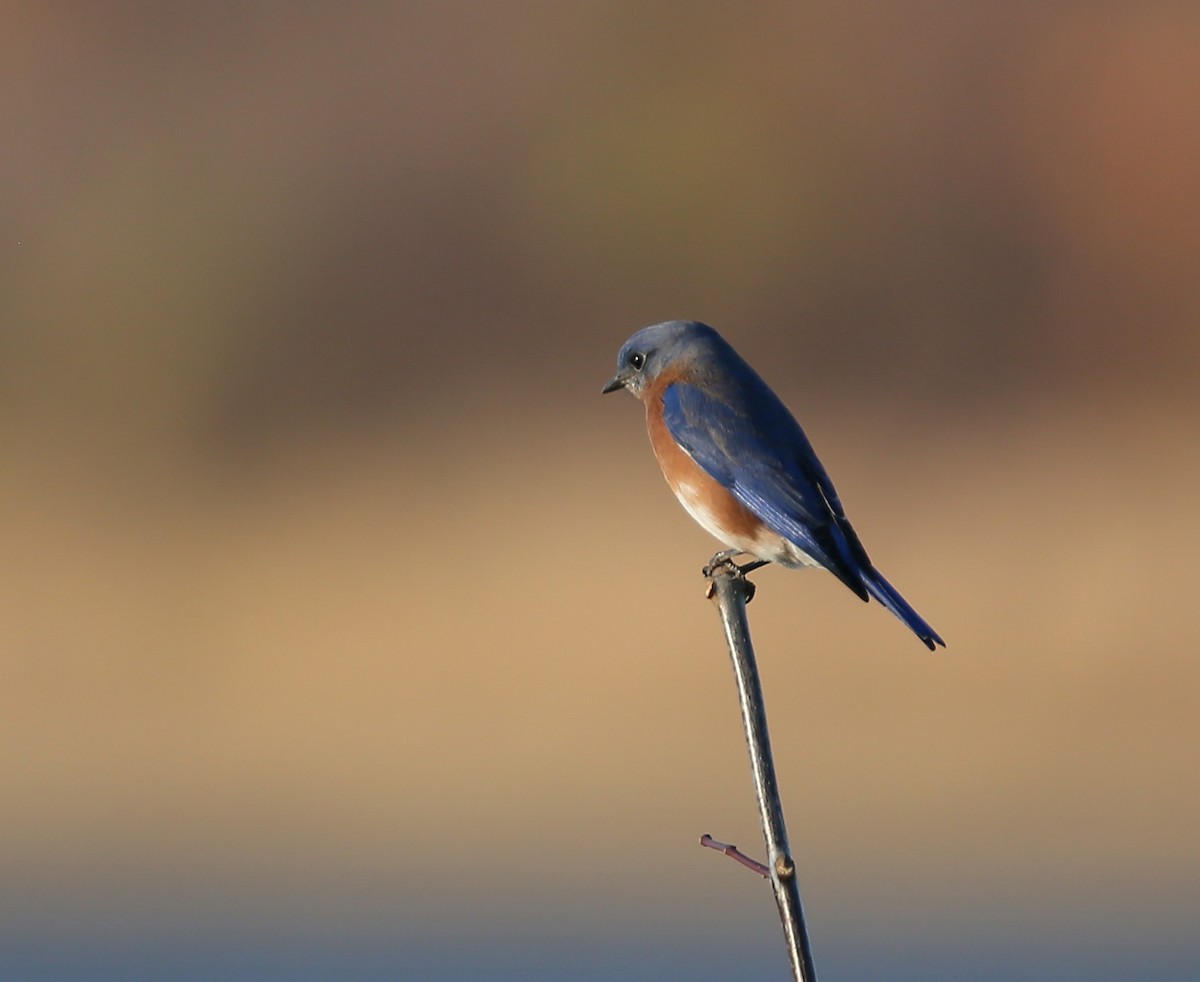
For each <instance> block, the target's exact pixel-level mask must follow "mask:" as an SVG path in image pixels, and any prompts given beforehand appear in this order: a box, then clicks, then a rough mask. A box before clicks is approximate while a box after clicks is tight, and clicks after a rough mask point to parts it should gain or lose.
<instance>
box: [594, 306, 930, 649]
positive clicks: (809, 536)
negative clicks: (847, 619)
mask: <svg viewBox="0 0 1200 982" xmlns="http://www.w3.org/2000/svg"><path fill="white" fill-rule="evenodd" d="M617 389H628V390H629V391H630V392H631V393H632V394H633V395H635V396H636V397H637V398H638V399H640V400H641V401H642V402H643V403H644V404H645V406H646V428H647V430H648V431H649V434H650V445H651V447H653V448H654V455H655V456H656V457H657V458H658V464H659V466H660V467H661V468H662V472H663V475H664V476H665V477H666V479H667V483H668V484H669V485H670V486H671V490H672V491H674V492H675V496H676V497H677V498H679V500H680V502H681V503H682V504H683V507H684V508H686V509H687V511H688V513H689V514H690V515H691V516H692V518H694V519H695V520H696V521H697V522H699V523H700V525H702V526H703V527H704V528H705V529H707V530H708V531H709V532H710V533H712V534H713V535H714V536H716V537H717V538H718V539H719V540H721V541H722V542H724V543H725V544H726V545H728V546H730V547H731V549H730V552H729V556H731V557H732V556H734V555H737V554H738V553H746V554H748V555H751V556H754V557H755V558H756V559H758V560H760V562H759V563H756V564H752V565H751V567H750V568H754V567H756V566H758V565H763V564H765V563H768V562H772V563H779V564H780V565H781V566H789V567H799V566H821V567H823V568H825V569H827V570H829V572H831V573H832V574H833V575H834V576H836V577H837V578H838V579H839V580H841V581H842V582H843V583H845V584H846V586H848V587H849V588H850V589H851V590H852V591H854V593H856V594H857V595H858V596H859V597H860V598H862V599H863V600H864V601H865V600H867V599H869V598H870V597H874V598H875V599H876V600H877V601H879V603H881V604H883V606H884V607H886V608H887V609H888V610H890V611H891V612H892V613H893V614H895V615H896V616H897V617H898V618H900V620H902V621H903V622H904V623H905V624H906V625H908V627H909V629H910V630H911V631H912V632H913V633H914V634H915V635H916V636H917V637H918V638H920V639H921V640H922V641H924V642H925V644H926V646H927V647H928V648H929V649H930V651H932V650H934V645H935V644H940V645H942V646H943V647H945V642H944V641H943V640H942V639H941V638H940V637H939V636H938V634H937V632H936V631H934V629H933V628H931V627H930V626H929V625H928V624H927V623H926V622H925V621H924V620H923V619H922V617H921V615H920V614H918V613H917V612H916V611H915V610H913V609H912V607H910V606H909V604H908V602H907V601H906V600H905V599H904V598H903V597H902V596H900V594H899V593H898V592H897V591H896V590H895V589H894V588H893V587H892V585H891V584H890V583H888V581H887V580H885V579H884V578H883V574H882V573H880V572H879V570H877V569H876V568H875V566H874V565H873V564H872V562H871V560H870V558H869V557H868V556H867V551H866V550H865V549H864V548H863V545H862V543H861V542H860V541H859V539H858V535H857V533H856V532H855V531H854V528H853V526H851V524H850V521H849V519H847V518H846V513H845V511H844V510H843V509H842V503H841V501H840V500H839V499H838V494H837V491H836V490H834V487H833V482H832V481H830V480H829V475H828V474H826V473H825V468H824V467H823V466H822V465H821V461H820V460H818V459H817V455H816V453H815V452H814V451H813V448H812V444H810V443H809V442H808V437H806V436H805V435H804V431H803V430H802V429H800V424H799V423H797V422H796V420H795V418H794V417H793V416H792V414H791V413H790V412H788V410H787V407H786V406H784V404H783V403H782V402H781V401H780V400H779V397H778V396H777V395H775V393H774V392H772V391H771V389H770V387H768V385H767V383H766V382H764V381H763V380H762V379H761V378H759V376H758V373H757V372H755V371H754V369H753V368H751V367H750V366H749V365H748V364H746V362H745V361H743V360H742V358H741V356H740V355H739V354H738V353H737V352H736V351H734V350H733V348H732V347H731V346H730V344H729V343H728V342H727V341H726V340H725V339H724V338H722V337H721V335H719V334H718V333H717V332H716V331H714V330H713V329H712V328H711V327H709V326H708V325H707V324H700V323H698V322H696V321H667V322H666V323H663V324H655V325H653V326H652V327H647V328H643V329H642V330H640V331H638V332H637V333H636V334H635V335H633V337H631V338H630V339H629V340H628V341H626V342H625V344H624V345H622V347H621V350H620V352H619V353H618V354H617V373H616V375H614V376H613V377H612V379H611V380H610V381H609V383H608V384H607V385H606V386H604V389H603V391H604V392H615V391H616V390H617Z"/></svg>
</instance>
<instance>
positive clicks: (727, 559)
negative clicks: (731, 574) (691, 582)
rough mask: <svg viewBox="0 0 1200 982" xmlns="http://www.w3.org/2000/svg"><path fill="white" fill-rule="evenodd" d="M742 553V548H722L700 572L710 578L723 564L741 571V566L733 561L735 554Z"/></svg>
mask: <svg viewBox="0 0 1200 982" xmlns="http://www.w3.org/2000/svg"><path fill="white" fill-rule="evenodd" d="M741 554H742V551H741V550H740V549H722V550H721V551H720V552H718V553H717V554H716V555H714V556H713V557H712V559H710V560H709V561H708V565H706V566H704V567H703V568H702V569H701V570H700V572H701V573H702V574H703V575H704V576H705V577H706V578H709V579H711V578H712V575H713V573H715V572H716V571H717V570H718V569H720V568H721V567H722V566H726V567H728V568H729V569H731V570H738V572H741V568H740V567H739V566H738V564H737V563H735V562H734V561H733V557H734V556H740V555H741Z"/></svg>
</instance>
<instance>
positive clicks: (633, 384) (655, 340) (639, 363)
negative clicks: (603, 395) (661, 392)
mask: <svg viewBox="0 0 1200 982" xmlns="http://www.w3.org/2000/svg"><path fill="white" fill-rule="evenodd" d="M714 343H715V344H721V336H720V335H719V334H717V332H716V331H714V330H713V329H712V328H711V327H709V326H708V325H707V324H701V323H700V322H699V321H665V322H664V323H662V324H654V325H653V326H651V327H643V328H642V329H641V330H640V331H638V332H637V334H635V335H634V336H633V337H631V338H630V339H629V340H628V341H626V342H625V343H624V344H623V345H621V350H620V351H619V352H617V374H616V375H614V376H613V377H612V378H611V379H609V381H608V384H607V385H606V386H604V388H603V389H602V390H601V391H602V392H616V391H617V389H628V390H629V391H630V392H631V393H632V394H633V395H635V396H637V397H638V398H641V395H642V393H643V392H644V391H645V390H646V388H647V386H649V385H651V384H652V383H653V382H654V380H655V379H657V378H658V377H659V375H661V374H662V373H663V372H664V371H666V370H668V369H671V368H677V367H678V366H679V364H680V363H681V362H683V361H688V360H691V359H692V358H694V357H695V355H696V354H697V353H699V352H700V351H703V350H704V349H706V348H708V347H710V346H712V345H713V344H714Z"/></svg>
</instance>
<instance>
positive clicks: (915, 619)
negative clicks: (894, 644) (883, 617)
mask: <svg viewBox="0 0 1200 982" xmlns="http://www.w3.org/2000/svg"><path fill="white" fill-rule="evenodd" d="M863 583H864V584H865V585H866V588H867V592H868V593H869V594H871V596H872V597H874V598H875V599H876V600H878V601H879V602H880V603H881V604H883V605H884V606H885V607H886V608H887V609H888V610H890V611H891V612H892V613H893V614H895V615H896V616H897V617H899V618H900V620H902V621H903V622H904V623H905V624H906V625H907V626H908V629H909V630H910V631H912V632H913V634H915V635H916V636H917V637H918V638H920V639H921V640H922V641H924V642H925V647H927V648H928V649H929V650H930V651H933V650H934V646H935V645H937V644H940V645H941V646H942V647H943V648H944V647H946V642H945V641H943V640H942V639H941V637H940V636H939V635H938V633H937V631H935V630H934V629H933V628H932V627H930V626H929V624H928V623H926V621H925V618H923V617H922V616H921V615H920V614H918V613H917V612H916V611H915V610H913V609H912V607H911V606H910V605H909V603H908V601H907V600H905V599H904V598H903V597H902V596H900V594H899V593H898V592H897V591H896V588H895V587H893V586H892V585H891V584H890V583H889V582H888V581H887V580H885V579H884V578H883V574H882V573H880V572H879V570H877V569H871V570H865V571H864V572H863Z"/></svg>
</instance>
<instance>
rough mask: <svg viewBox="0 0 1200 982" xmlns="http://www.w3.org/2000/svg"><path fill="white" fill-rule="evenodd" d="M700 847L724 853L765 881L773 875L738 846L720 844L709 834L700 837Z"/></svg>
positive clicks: (726, 843) (725, 843)
mask: <svg viewBox="0 0 1200 982" xmlns="http://www.w3.org/2000/svg"><path fill="white" fill-rule="evenodd" d="M700 845H702V846H706V847H707V848H709V849H715V850H717V852H723V853H724V854H725V855H726V856H728V857H729V858H730V859H732V860H733V861H734V862H737V863H741V864H742V865H743V866H745V867H746V869H749V870H754V872H755V873H757V874H758V875H759V876H761V877H763V878H764V879H766V878H769V877H770V875H771V871H770V870H769V869H767V868H766V867H765V866H764V865H763V864H762V863H760V862H759V861H758V860H757V859H751V858H750V857H749V856H747V855H746V854H745V853H744V852H742V850H740V849H739V848H738V847H737V846H733V845H730V844H729V843H728V842H718V841H717V840H716V839H714V838H713V837H712V836H711V835H709V834H708V833H707V832H706V833H705V834H704V835H702V836H700Z"/></svg>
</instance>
